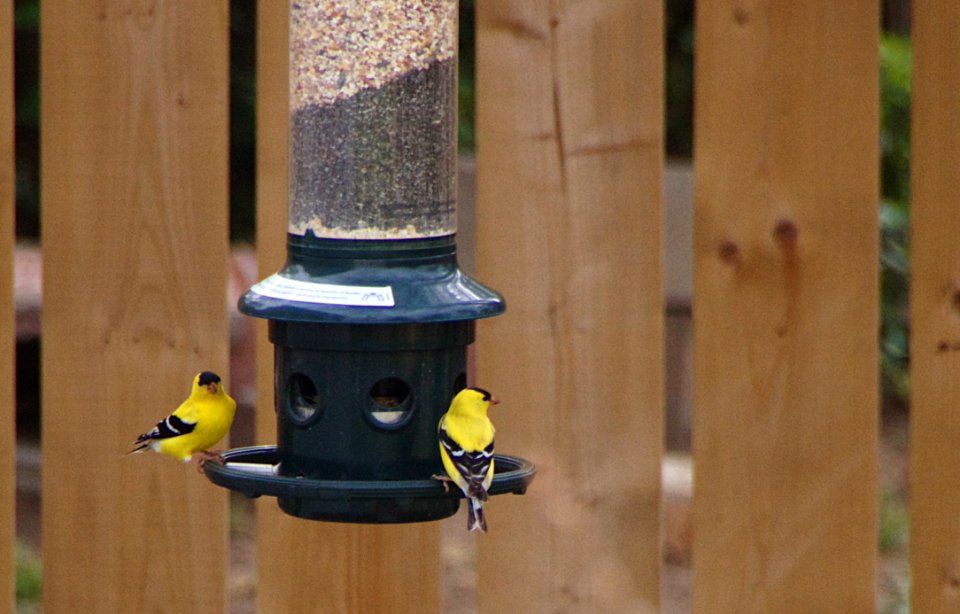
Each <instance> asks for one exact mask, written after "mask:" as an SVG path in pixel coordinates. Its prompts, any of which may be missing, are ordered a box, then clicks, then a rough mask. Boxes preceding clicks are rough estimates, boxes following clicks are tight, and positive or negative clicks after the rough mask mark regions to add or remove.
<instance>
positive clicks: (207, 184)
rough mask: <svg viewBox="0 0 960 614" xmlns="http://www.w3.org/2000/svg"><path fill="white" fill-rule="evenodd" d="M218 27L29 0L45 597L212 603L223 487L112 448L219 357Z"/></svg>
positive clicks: (81, 601)
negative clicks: (37, 120)
mask: <svg viewBox="0 0 960 614" xmlns="http://www.w3.org/2000/svg"><path fill="white" fill-rule="evenodd" d="M227 42H228V11H227V2H226V1H225V0H218V1H213V2H202V3H129V2H114V1H100V0H97V1H94V0H83V1H77V0H44V3H43V12H42V24H41V58H42V65H41V76H42V78H41V88H42V91H43V98H42V122H43V123H42V131H41V134H42V159H41V164H42V171H43V177H44V180H43V188H42V200H43V211H42V232H43V251H44V296H43V309H44V313H43V358H42V371H43V372H42V376H43V379H42V381H43V424H42V427H43V521H42V530H43V562H44V587H43V596H44V609H45V611H48V612H133V611H138V612H145V611H150V612H205V613H206V612H218V611H223V610H224V608H225V603H226V600H225V584H226V582H225V579H226V551H227V494H226V491H224V490H222V489H220V488H218V487H215V486H213V485H212V484H210V483H209V482H208V481H207V480H206V479H205V478H203V477H202V476H200V475H198V473H197V471H196V469H195V467H194V465H192V464H191V465H184V464H182V463H178V462H176V461H174V460H173V459H171V458H168V457H161V456H159V455H156V454H144V455H138V456H126V457H125V456H124V453H125V452H126V451H127V450H129V449H130V442H131V441H132V439H133V438H134V437H135V436H136V435H137V434H138V433H141V432H143V431H144V430H147V429H149V428H150V427H151V426H152V425H153V424H154V423H155V422H156V421H157V420H158V419H159V418H162V417H163V416H164V415H166V414H167V413H168V412H170V411H172V410H173V409H174V408H176V406H177V404H178V403H180V402H181V401H182V400H183V399H184V398H185V397H186V395H187V394H188V393H189V391H190V380H191V378H192V377H193V375H194V374H195V373H197V372H198V371H200V370H202V369H212V370H214V371H217V372H219V373H220V374H221V375H224V374H226V372H227V343H228V341H227V339H228V331H227V311H226V283H227V281H226V280H227V257H228V245H227V206H228V202H227V201H228V199H227V193H228V191H227V188H228V185H227V184H228V165H227V160H228V150H227V145H228V129H227V127H228V105H227V78H228V67H227V61H228V58H227V51H228V46H227ZM226 384H227V387H228V389H229V382H226Z"/></svg>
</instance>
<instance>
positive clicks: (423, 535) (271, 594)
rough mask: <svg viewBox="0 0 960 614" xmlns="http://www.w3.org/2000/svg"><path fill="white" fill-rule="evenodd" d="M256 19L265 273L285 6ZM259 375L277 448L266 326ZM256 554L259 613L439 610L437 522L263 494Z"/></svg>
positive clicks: (281, 144) (270, 261)
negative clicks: (280, 500)
mask: <svg viewBox="0 0 960 614" xmlns="http://www.w3.org/2000/svg"><path fill="white" fill-rule="evenodd" d="M257 19H258V24H259V32H258V41H257V45H258V77H257V78H258V83H257V91H258V108H257V125H258V128H257V165H258V167H257V257H258V262H259V267H260V275H261V277H266V276H267V275H270V274H272V273H274V272H276V271H277V270H278V269H280V267H281V266H282V265H283V260H284V258H285V256H286V238H287V187H288V186H287V177H288V175H287V157H288V156H287V142H288V141H287V137H288V135H287V131H288V127H287V118H288V113H287V91H288V81H287V74H288V73H287V56H288V48H287V21H288V3H286V2H278V1H276V0H260V2H259V4H258V16H257ZM257 373H258V377H257V385H258V394H257V407H258V411H257V439H258V441H259V442H260V443H264V444H273V443H276V440H277V439H276V415H275V413H274V411H273V407H274V392H273V346H272V345H271V344H270V342H269V341H268V339H267V328H266V322H261V323H260V324H259V338H258V345H257ZM257 560H258V561H259V566H258V570H257V577H258V582H257V611H258V612H259V613H260V614H271V613H277V614H287V613H289V612H343V613H348V612H370V613H373V614H376V613H382V614H394V613H397V614H403V613H410V614H420V613H424V614H429V613H430V612H439V611H440V535H439V531H438V529H437V525H436V523H429V524H418V525H405V526H363V525H349V524H337V523H324V522H312V521H308V520H301V519H298V518H294V517H292V516H287V515H286V514H284V513H283V512H281V511H280V509H279V508H278V507H277V504H276V500H275V499H273V498H264V499H263V500H261V501H260V502H259V503H258V506H257ZM278 562H282V563H278Z"/></svg>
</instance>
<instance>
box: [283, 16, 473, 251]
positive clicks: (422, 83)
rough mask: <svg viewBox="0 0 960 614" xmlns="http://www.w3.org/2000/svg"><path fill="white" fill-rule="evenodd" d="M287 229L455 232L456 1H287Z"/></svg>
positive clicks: (351, 233)
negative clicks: (288, 87)
mask: <svg viewBox="0 0 960 614" xmlns="http://www.w3.org/2000/svg"><path fill="white" fill-rule="evenodd" d="M290 26H291V30H290V65H291V68H290V76H291V78H290V104H291V119H290V124H291V125H290V132H291V135H290V136H291V194H290V216H289V229H288V230H289V232H290V233H292V234H298V235H302V234H305V233H306V231H307V230H308V229H310V230H312V231H313V232H314V234H315V235H317V236H318V237H328V238H368V239H393V238H415V237H429V236H441V235H446V234H451V233H453V232H455V231H456V209H455V200H454V199H455V194H456V116H457V114H456V82H457V66H456V38H457V31H456V27H457V2H456V0H293V1H292V2H291V23H290Z"/></svg>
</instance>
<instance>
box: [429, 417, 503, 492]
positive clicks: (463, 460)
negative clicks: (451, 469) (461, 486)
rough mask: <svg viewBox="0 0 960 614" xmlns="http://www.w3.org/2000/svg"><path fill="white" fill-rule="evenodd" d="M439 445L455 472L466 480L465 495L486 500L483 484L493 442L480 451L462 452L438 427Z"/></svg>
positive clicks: (491, 457)
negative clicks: (466, 490) (466, 489)
mask: <svg viewBox="0 0 960 614" xmlns="http://www.w3.org/2000/svg"><path fill="white" fill-rule="evenodd" d="M439 435H440V445H442V446H443V449H444V450H446V451H447V454H448V455H449V456H450V460H452V461H453V464H454V465H455V466H456V467H457V471H459V472H460V475H461V476H463V479H464V480H466V482H467V486H468V492H467V495H468V496H470V497H475V498H477V499H479V500H481V501H486V500H487V489H486V488H485V487H484V485H483V483H484V481H485V480H486V479H487V474H488V473H489V472H490V463H491V461H492V460H493V442H492V441H491V442H490V445H488V446H487V447H486V448H484V449H482V450H464V449H463V448H462V447H461V446H460V444H459V443H457V442H456V441H455V440H454V439H453V438H452V437H450V435H449V434H448V433H447V430H446V429H445V428H443V425H442V424H441V425H440V429H439Z"/></svg>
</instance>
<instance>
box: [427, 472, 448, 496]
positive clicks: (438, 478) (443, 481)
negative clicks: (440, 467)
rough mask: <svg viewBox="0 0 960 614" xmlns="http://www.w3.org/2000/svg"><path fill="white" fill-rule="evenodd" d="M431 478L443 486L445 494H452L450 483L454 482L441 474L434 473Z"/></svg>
mask: <svg viewBox="0 0 960 614" xmlns="http://www.w3.org/2000/svg"><path fill="white" fill-rule="evenodd" d="M430 477H431V478H433V479H434V480H436V481H438V482H440V483H441V484H443V492H445V493H449V492H450V482H452V481H453V480H451V479H450V478H449V477H448V476H445V475H440V474H439V473H434V474H433V475H431V476H430Z"/></svg>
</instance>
